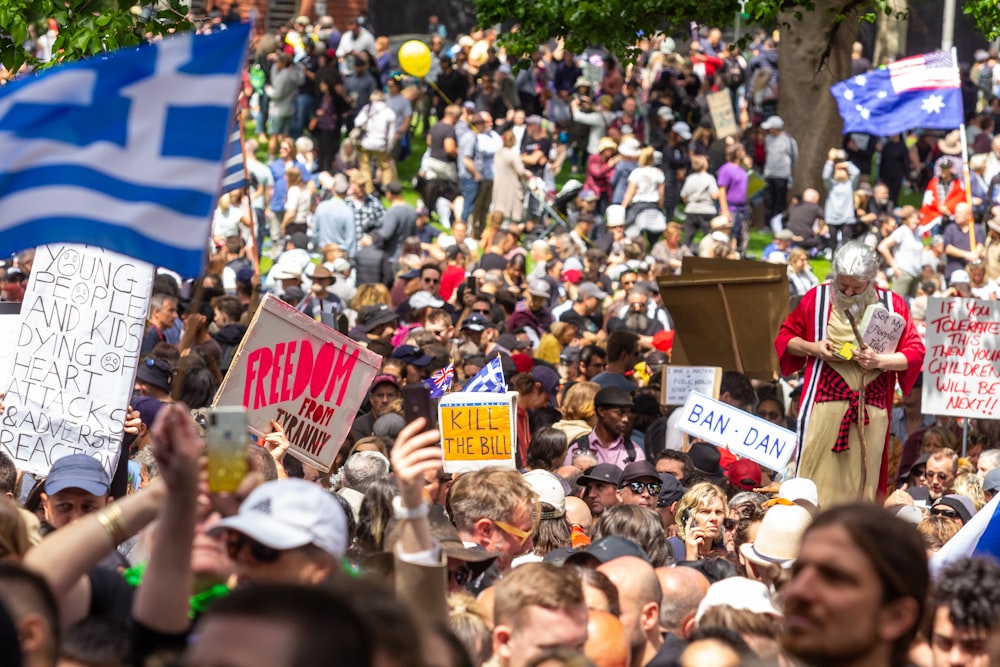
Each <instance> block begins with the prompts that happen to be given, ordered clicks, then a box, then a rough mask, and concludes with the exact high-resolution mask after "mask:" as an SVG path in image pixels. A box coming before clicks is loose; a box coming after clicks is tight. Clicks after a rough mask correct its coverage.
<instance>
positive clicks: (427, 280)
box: [423, 278, 441, 285]
mask: <svg viewBox="0 0 1000 667" xmlns="http://www.w3.org/2000/svg"><path fill="white" fill-rule="evenodd" d="M423 281H424V282H425V283H431V284H435V285H436V284H437V283H439V282H441V279H440V278H423Z"/></svg>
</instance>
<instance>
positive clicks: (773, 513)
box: [740, 501, 812, 565]
mask: <svg viewBox="0 0 1000 667" xmlns="http://www.w3.org/2000/svg"><path fill="white" fill-rule="evenodd" d="M785 502H787V503H788V504H784V503H780V504H777V505H774V506H773V507H771V508H770V509H768V510H767V513H766V514H764V518H763V520H761V522H760V528H758V529H757V538H756V539H755V540H754V541H753V542H748V543H746V544H742V545H740V553H741V554H743V557H744V558H746V559H747V560H749V561H751V562H753V563H756V564H758V565H771V564H777V565H783V564H786V563H789V562H791V561H793V560H795V559H796V558H798V556H799V547H800V546H801V543H802V535H803V534H804V533H805V532H806V528H808V527H809V524H810V523H812V514H811V513H810V512H809V510H807V509H806V508H805V507H802V506H801V505H796V504H795V503H792V502H790V501H785Z"/></svg>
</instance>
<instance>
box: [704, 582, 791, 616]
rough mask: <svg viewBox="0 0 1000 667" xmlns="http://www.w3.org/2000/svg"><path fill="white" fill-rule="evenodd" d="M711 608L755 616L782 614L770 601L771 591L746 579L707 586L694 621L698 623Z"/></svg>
mask: <svg viewBox="0 0 1000 667" xmlns="http://www.w3.org/2000/svg"><path fill="white" fill-rule="evenodd" d="M713 607H732V608H733V609H745V610H746V611H752V612H753V613H755V614H770V615H772V616H776V617H778V618H781V617H782V613H781V612H780V611H779V610H778V608H777V607H775V606H774V602H773V601H772V600H771V591H770V590H768V588H767V586H765V585H764V584H763V583H761V582H759V581H754V580H753V579H747V578H746V577H729V578H727V579H723V580H722V581H717V582H715V583H714V584H712V585H711V586H709V587H708V592H707V593H705V597H704V598H702V600H701V602H700V603H699V604H698V611H697V612H696V613H695V617H694V618H695V621H696V622H697V621H700V620H701V617H702V616H704V615H705V612H706V611H708V610H709V609H712V608H713Z"/></svg>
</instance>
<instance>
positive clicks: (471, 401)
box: [438, 391, 517, 473]
mask: <svg viewBox="0 0 1000 667" xmlns="http://www.w3.org/2000/svg"><path fill="white" fill-rule="evenodd" d="M516 419H517V392H507V393H506V394H493V393H487V392H464V391H461V392H455V393H452V394H447V395H446V396H444V397H443V398H442V399H441V403H440V404H439V405H438V424H439V425H440V428H441V447H442V455H443V457H444V471H445V472H446V473H455V472H469V471H471V470H479V469H480V468H486V467H489V466H499V467H501V468H509V469H510V470H515V469H516V468H515V465H514V452H515V450H516V449H517V435H516V430H515V429H516V423H515V422H516Z"/></svg>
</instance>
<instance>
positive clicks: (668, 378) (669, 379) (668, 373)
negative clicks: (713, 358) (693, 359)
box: [660, 366, 722, 405]
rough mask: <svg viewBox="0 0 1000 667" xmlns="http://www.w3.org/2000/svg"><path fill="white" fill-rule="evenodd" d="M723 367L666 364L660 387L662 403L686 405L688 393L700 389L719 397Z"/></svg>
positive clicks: (702, 391) (704, 392)
mask: <svg viewBox="0 0 1000 667" xmlns="http://www.w3.org/2000/svg"><path fill="white" fill-rule="evenodd" d="M721 384H722V369H721V368H718V367H716V366H666V367H664V369H663V382H662V385H661V389H660V404H661V405H684V402H685V401H687V398H688V394H690V393H691V392H692V391H700V392H701V393H703V394H707V395H709V396H711V397H712V398H718V397H719V387H720V386H721Z"/></svg>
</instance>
